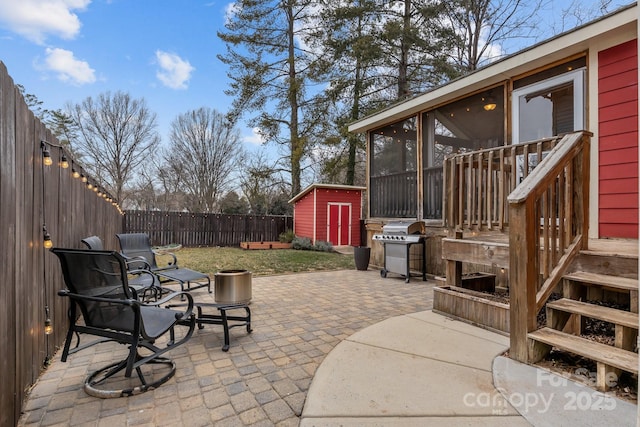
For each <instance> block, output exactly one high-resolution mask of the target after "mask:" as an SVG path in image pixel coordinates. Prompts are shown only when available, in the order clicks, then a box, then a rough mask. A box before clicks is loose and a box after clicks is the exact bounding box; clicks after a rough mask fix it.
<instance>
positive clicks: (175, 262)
mask: <svg viewBox="0 0 640 427" xmlns="http://www.w3.org/2000/svg"><path fill="white" fill-rule="evenodd" d="M152 252H153V253H154V254H155V255H156V256H158V255H169V256H170V257H171V261H169V262H168V263H167V267H160V268H159V270H162V269H167V268H178V258H176V255H175V254H174V253H173V252H165V251H162V252H159V251H152Z"/></svg>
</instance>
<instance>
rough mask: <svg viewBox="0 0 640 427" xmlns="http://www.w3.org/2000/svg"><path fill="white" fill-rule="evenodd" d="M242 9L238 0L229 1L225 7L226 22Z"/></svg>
mask: <svg viewBox="0 0 640 427" xmlns="http://www.w3.org/2000/svg"><path fill="white" fill-rule="evenodd" d="M239 11H240V6H239V5H238V3H236V2H232V3H228V4H227V6H226V7H225V8H224V23H225V25H226V24H228V23H229V22H231V21H232V20H233V17H234V16H235V15H236V14H237V13H238V12H239Z"/></svg>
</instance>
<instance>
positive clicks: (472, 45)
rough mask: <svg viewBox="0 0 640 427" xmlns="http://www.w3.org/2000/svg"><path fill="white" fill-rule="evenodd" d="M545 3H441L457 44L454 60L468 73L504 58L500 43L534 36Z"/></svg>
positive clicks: (495, 0)
mask: <svg viewBox="0 0 640 427" xmlns="http://www.w3.org/2000/svg"><path fill="white" fill-rule="evenodd" d="M544 1H545V0H535V1H524V0H457V1H452V2H444V4H445V5H447V9H446V16H447V19H448V20H449V22H450V24H451V27H452V29H453V31H454V33H455V34H457V36H458V43H457V46H456V47H455V49H454V51H453V55H452V56H453V58H452V59H453V61H454V62H455V63H456V64H457V66H458V67H459V69H460V71H461V72H462V73H463V74H464V73H468V72H471V71H474V70H476V69H478V68H479V67H481V66H482V65H485V64H487V63H490V62H491V61H494V60H496V59H499V58H500V57H501V56H503V55H505V54H506V52H505V49H504V48H503V44H505V43H508V42H509V41H510V40H513V39H519V40H522V39H524V38H527V37H535V34H534V33H535V31H536V29H537V27H536V25H537V19H535V18H536V15H537V13H538V11H539V10H540V9H541V7H542V4H543V2H544Z"/></svg>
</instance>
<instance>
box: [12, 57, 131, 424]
mask: <svg viewBox="0 0 640 427" xmlns="http://www.w3.org/2000/svg"><path fill="white" fill-rule="evenodd" d="M45 148H46V151H47V153H48V155H49V158H50V159H51V160H52V164H51V165H49V166H47V165H45V164H44V162H43V159H44V157H43V155H44V152H45ZM63 160H66V162H64V163H63ZM67 164H68V167H67V168H64V167H63V166H67ZM74 170H75V171H76V172H79V173H80V172H84V171H82V170H81V166H80V165H79V164H77V163H75V162H74V161H73V159H72V158H71V156H70V153H68V152H66V151H65V149H64V148H62V147H61V146H60V145H59V143H58V141H57V140H56V138H55V137H54V136H53V135H52V133H51V132H50V131H49V130H48V129H47V128H46V127H45V126H44V124H43V123H42V122H40V120H38V119H37V118H36V117H34V115H33V113H32V112H31V111H29V109H28V107H27V105H26V103H25V102H24V99H23V97H22V95H21V94H20V92H19V90H18V89H17V88H16V86H15V84H14V82H13V80H12V79H11V77H10V76H9V74H8V73H7V69H6V67H5V65H4V64H3V63H2V62H0V224H1V226H0V242H2V251H1V252H0V255H1V258H2V259H1V260H0V304H2V306H1V307H0V326H1V327H0V343H2V344H1V345H0V372H1V374H0V378H1V379H2V381H0V425H1V426H11V425H16V424H17V422H18V418H19V416H20V411H21V409H22V404H23V401H24V398H25V396H26V394H27V392H28V390H29V388H30V386H31V385H32V384H34V383H35V381H36V380H37V378H38V375H39V374H40V372H41V371H42V370H43V368H44V365H45V363H46V361H47V360H49V358H50V357H52V356H53V354H54V353H55V350H56V348H57V347H58V346H59V345H61V344H62V343H63V341H64V338H65V333H66V330H67V309H68V303H67V298H60V297H58V296H57V294H56V293H57V291H58V290H60V289H63V288H64V283H63V280H62V274H61V271H60V267H59V263H58V261H57V258H56V257H55V255H53V254H52V253H50V252H49V250H48V249H47V248H45V246H44V238H45V230H46V234H47V235H48V236H50V239H51V241H52V242H53V244H54V245H55V246H63V247H80V239H81V238H83V237H85V236H89V235H93V234H96V235H100V236H104V237H105V238H106V242H105V243H106V244H107V245H111V246H112V247H115V244H116V242H115V233H118V232H120V231H121V227H122V217H121V214H120V212H119V210H118V208H117V206H115V205H114V204H112V203H111V202H108V201H107V200H106V198H107V196H105V197H103V196H102V193H101V192H100V196H98V192H97V191H93V189H89V188H88V185H87V183H84V182H82V180H81V179H80V177H78V178H77V179H76V178H74V176H73V175H72V171H74ZM85 176H87V175H86V174H85ZM88 178H89V179H91V177H88ZM88 182H91V181H88ZM47 316H48V318H49V319H50V320H51V326H52V327H53V329H52V331H51V333H50V334H46V333H45V320H46V319H47Z"/></svg>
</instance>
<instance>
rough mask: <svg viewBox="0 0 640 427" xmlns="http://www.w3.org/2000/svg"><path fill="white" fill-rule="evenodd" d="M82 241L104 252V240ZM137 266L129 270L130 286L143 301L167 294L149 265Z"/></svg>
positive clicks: (93, 248)
mask: <svg viewBox="0 0 640 427" xmlns="http://www.w3.org/2000/svg"><path fill="white" fill-rule="evenodd" d="M80 241H81V242H82V243H84V244H85V246H86V247H87V248H89V249H91V250H95V251H103V250H104V244H103V243H102V239H101V238H100V237H98V236H89V237H85V238H84V239H82V240H80ZM135 266H136V267H137V268H135V269H129V274H130V277H129V286H130V287H132V288H133V289H134V290H135V291H136V292H137V293H138V295H139V296H140V297H141V298H142V299H144V300H147V299H149V298H153V299H158V297H159V296H161V295H162V293H163V291H165V293H166V291H167V290H163V289H162V288H161V287H160V281H159V279H158V278H157V277H156V275H155V274H153V273H152V272H151V267H150V266H149V265H148V264H144V263H140V262H136V264H135Z"/></svg>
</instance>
